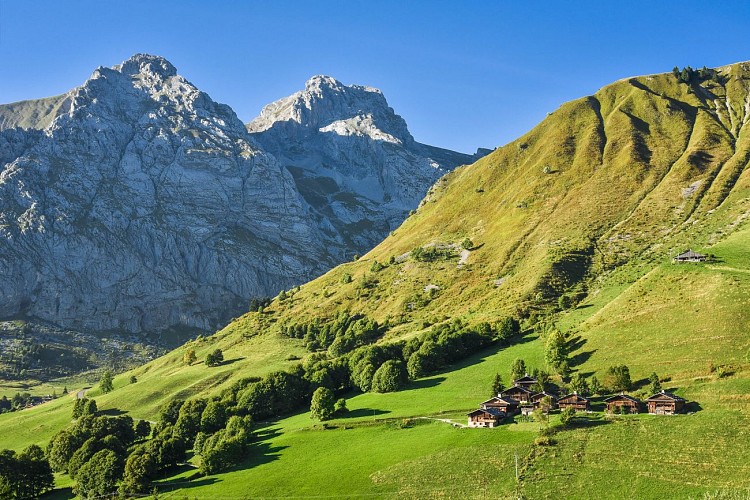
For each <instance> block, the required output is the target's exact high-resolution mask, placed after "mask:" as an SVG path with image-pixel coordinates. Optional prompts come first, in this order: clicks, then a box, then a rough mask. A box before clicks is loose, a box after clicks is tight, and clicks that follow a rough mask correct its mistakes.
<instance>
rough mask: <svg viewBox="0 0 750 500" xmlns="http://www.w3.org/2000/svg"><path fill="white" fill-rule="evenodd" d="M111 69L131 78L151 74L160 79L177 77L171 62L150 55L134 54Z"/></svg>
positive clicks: (175, 69)
mask: <svg viewBox="0 0 750 500" xmlns="http://www.w3.org/2000/svg"><path fill="white" fill-rule="evenodd" d="M112 69H114V70H115V71H119V72H120V73H123V74H125V75H131V76H136V75H140V74H151V75H159V76H160V77H161V78H169V77H170V76H175V75H177V68H175V67H174V65H173V64H172V63H171V62H169V61H167V60H166V59H165V58H163V57H161V56H154V55H151V54H135V55H133V56H132V57H130V58H129V59H128V60H126V61H124V62H123V63H121V64H118V65H117V66H114V67H113V68H112Z"/></svg>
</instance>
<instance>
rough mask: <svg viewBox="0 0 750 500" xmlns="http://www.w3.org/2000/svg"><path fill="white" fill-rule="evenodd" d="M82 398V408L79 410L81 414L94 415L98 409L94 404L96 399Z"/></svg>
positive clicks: (83, 415) (84, 415)
mask: <svg viewBox="0 0 750 500" xmlns="http://www.w3.org/2000/svg"><path fill="white" fill-rule="evenodd" d="M83 400H84V402H83V408H82V410H81V416H82V417H86V416H91V415H96V414H97V412H98V411H99V409H98V408H97V406H96V400H95V399H86V398H83Z"/></svg>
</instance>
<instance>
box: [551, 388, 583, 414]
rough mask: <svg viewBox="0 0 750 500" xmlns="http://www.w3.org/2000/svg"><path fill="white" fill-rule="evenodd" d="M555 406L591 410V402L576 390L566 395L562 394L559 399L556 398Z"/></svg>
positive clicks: (562, 408)
mask: <svg viewBox="0 0 750 500" xmlns="http://www.w3.org/2000/svg"><path fill="white" fill-rule="evenodd" d="M557 406H558V407H559V408H560V409H561V410H564V409H566V408H573V409H574V410H576V411H589V410H591V404H590V402H589V400H588V398H585V397H583V396H581V395H580V394H578V393H577V392H574V393H573V394H568V395H567V396H563V397H561V398H560V399H558V400H557Z"/></svg>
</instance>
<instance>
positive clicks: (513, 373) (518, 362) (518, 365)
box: [510, 358, 528, 380]
mask: <svg viewBox="0 0 750 500" xmlns="http://www.w3.org/2000/svg"><path fill="white" fill-rule="evenodd" d="M526 373H528V369H527V368H526V362H525V361H524V360H522V359H519V358H516V359H514V360H513V362H512V363H511V364H510V378H511V380H518V379H519V378H521V377H523V376H524V375H526Z"/></svg>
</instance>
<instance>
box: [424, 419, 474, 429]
mask: <svg viewBox="0 0 750 500" xmlns="http://www.w3.org/2000/svg"><path fill="white" fill-rule="evenodd" d="M417 418H420V419H423V420H436V421H438V422H445V423H446V424H451V425H452V426H453V427H460V428H462V429H463V428H465V427H468V425H466V424H459V423H458V422H454V421H453V420H450V419H448V418H437V417H417Z"/></svg>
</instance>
